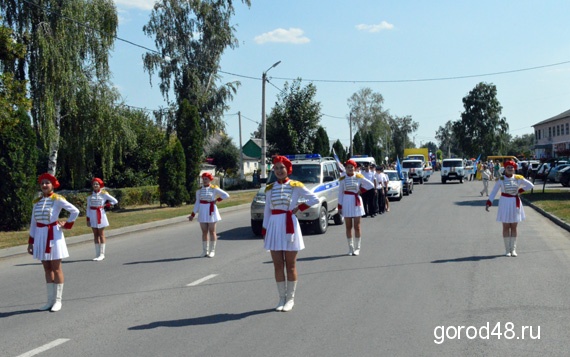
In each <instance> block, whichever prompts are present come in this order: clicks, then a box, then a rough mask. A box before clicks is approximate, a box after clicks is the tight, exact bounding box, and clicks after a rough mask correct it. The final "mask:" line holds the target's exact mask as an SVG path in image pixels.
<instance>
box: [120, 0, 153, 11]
mask: <svg viewBox="0 0 570 357" xmlns="http://www.w3.org/2000/svg"><path fill="white" fill-rule="evenodd" d="M154 2H155V0H115V4H116V5H117V6H123V7H134V8H137V9H142V10H152V8H153V7H154Z"/></svg>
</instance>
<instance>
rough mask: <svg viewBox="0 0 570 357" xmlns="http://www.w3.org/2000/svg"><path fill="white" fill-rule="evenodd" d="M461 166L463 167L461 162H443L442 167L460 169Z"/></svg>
mask: <svg viewBox="0 0 570 357" xmlns="http://www.w3.org/2000/svg"><path fill="white" fill-rule="evenodd" d="M461 166H463V161H461V160H454V161H444V162H443V167H461Z"/></svg>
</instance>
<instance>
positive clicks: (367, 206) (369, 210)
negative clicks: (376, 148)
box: [362, 164, 378, 217]
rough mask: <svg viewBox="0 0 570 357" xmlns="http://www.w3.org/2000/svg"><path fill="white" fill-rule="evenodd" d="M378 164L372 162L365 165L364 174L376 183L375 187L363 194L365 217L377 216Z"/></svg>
mask: <svg viewBox="0 0 570 357" xmlns="http://www.w3.org/2000/svg"><path fill="white" fill-rule="evenodd" d="M375 170H376V165H374V164H370V165H368V166H364V170H363V171H362V175H363V176H364V177H365V178H366V179H367V180H368V181H370V182H372V183H373V184H374V189H372V190H368V191H366V192H364V193H363V194H362V201H363V203H364V217H366V216H368V217H375V216H376V212H377V211H378V209H377V207H376V200H377V198H376V172H375Z"/></svg>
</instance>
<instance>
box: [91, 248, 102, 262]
mask: <svg viewBox="0 0 570 357" xmlns="http://www.w3.org/2000/svg"><path fill="white" fill-rule="evenodd" d="M100 255H101V245H100V244H95V258H93V260H94V261H97V260H99V256H100Z"/></svg>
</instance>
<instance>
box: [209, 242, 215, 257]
mask: <svg viewBox="0 0 570 357" xmlns="http://www.w3.org/2000/svg"><path fill="white" fill-rule="evenodd" d="M216 243H217V240H211V241H210V252H209V253H208V257H210V258H213V257H214V256H216Z"/></svg>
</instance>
